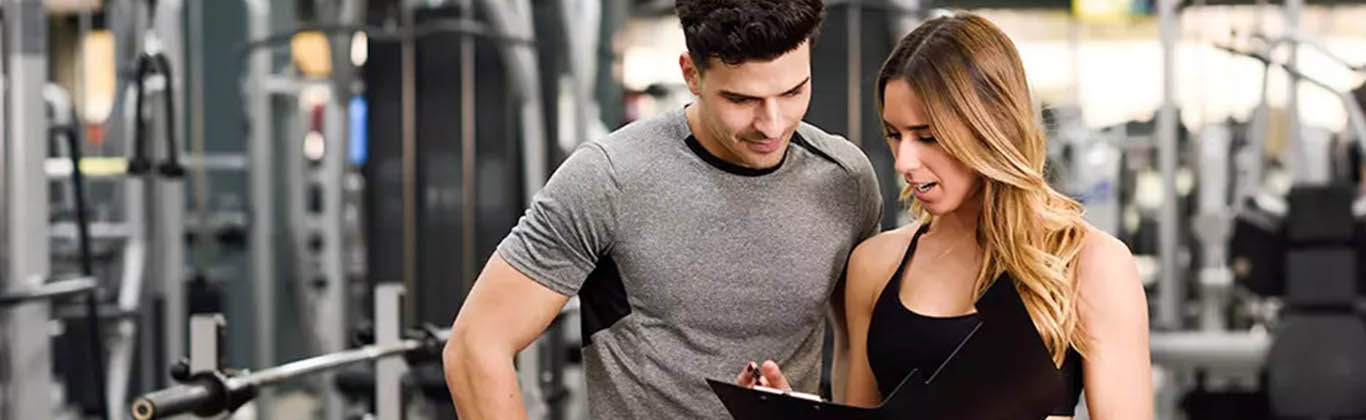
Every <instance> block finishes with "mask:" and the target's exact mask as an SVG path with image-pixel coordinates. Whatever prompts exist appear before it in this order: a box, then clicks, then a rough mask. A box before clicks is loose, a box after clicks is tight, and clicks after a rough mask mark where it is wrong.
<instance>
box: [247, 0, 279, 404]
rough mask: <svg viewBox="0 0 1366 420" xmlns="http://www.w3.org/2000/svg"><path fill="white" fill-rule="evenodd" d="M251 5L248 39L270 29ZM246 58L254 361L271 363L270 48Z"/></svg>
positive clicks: (259, 8) (251, 1)
mask: <svg viewBox="0 0 1366 420" xmlns="http://www.w3.org/2000/svg"><path fill="white" fill-rule="evenodd" d="M243 3H244V5H245V6H246V11H247V36H248V38H249V39H264V38H265V37H266V36H267V35H269V33H270V16H269V12H270V4H269V2H267V1H265V0H243ZM248 54H249V56H248V57H249V58H248V59H247V68H246V76H245V78H244V80H243V82H242V83H243V85H242V91H243V92H246V100H245V101H244V102H245V103H244V105H245V106H246V107H247V109H246V115H247V116H248V118H250V120H251V121H253V123H252V124H251V131H250V135H249V137H248V140H247V153H248V155H247V156H248V159H247V161H248V162H249V166H250V172H249V174H248V177H249V180H250V181H249V182H250V184H249V189H250V194H249V200H250V201H251V214H250V218H251V231H250V233H249V235H248V237H249V238H250V239H249V243H248V249H249V250H250V259H251V281H252V292H253V293H252V302H254V303H255V308H256V313H255V314H254V319H253V327H254V328H253V330H254V331H255V333H256V340H257V341H256V349H255V354H254V355H253V356H254V357H253V361H254V364H255V365H256V366H262V367H264V366H270V365H271V364H273V363H274V362H275V291H274V287H275V272H274V270H275V256H274V254H273V251H274V248H273V247H272V245H273V244H274V243H275V215H274V212H273V211H272V209H271V207H270V203H271V202H272V197H273V196H274V193H275V186H274V185H273V181H274V176H273V175H274V174H273V172H274V171H273V169H272V168H271V165H270V164H269V162H271V144H270V139H271V125H270V124H268V123H266V122H267V121H270V114H269V112H270V111H269V110H270V98H269V96H267V92H266V90H265V89H263V88H262V87H263V86H262V85H263V82H264V81H265V79H266V77H267V75H269V74H270V67H271V64H270V63H271V57H270V51H268V50H265V49H259V48H258V49H254V50H251V51H250V52H249V53H248ZM258 401H260V404H261V405H263V406H268V405H269V401H270V395H269V393H264V394H263V395H262V396H261V397H260V398H259V399H258Z"/></svg>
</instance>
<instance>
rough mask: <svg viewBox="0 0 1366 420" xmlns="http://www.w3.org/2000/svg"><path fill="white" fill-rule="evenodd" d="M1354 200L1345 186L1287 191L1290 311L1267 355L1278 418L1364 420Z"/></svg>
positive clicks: (1364, 330)
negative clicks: (1356, 304)
mask: <svg viewBox="0 0 1366 420" xmlns="http://www.w3.org/2000/svg"><path fill="white" fill-rule="evenodd" d="M1353 199H1354V192H1353V190H1352V189H1351V188H1350V187H1348V186H1314V187H1296V188H1294V189H1292V190H1291V192H1290V197H1289V205H1290V207H1289V213H1288V214H1287V217H1286V226H1285V238H1286V245H1287V248H1288V251H1287V253H1286V255H1285V307H1284V309H1283V310H1282V313H1281V323H1280V325H1279V326H1278V327H1277V329H1276V331H1275V336H1274V338H1273V340H1272V345H1271V349H1270V352H1269V353H1268V355H1267V391H1268V394H1269V397H1270V400H1271V409H1272V412H1273V413H1274V414H1275V415H1276V416H1277V417H1281V418H1359V417H1366V399H1363V398H1361V396H1363V395H1366V357H1362V355H1363V354H1366V323H1364V322H1363V320H1362V318H1361V317H1360V316H1359V315H1357V314H1356V313H1355V309H1354V308H1355V303H1356V300H1357V295H1358V290H1357V284H1356V279H1357V267H1356V250H1355V249H1354V246H1353V238H1354V236H1355V231H1354V230H1355V221H1354V220H1353V218H1352V213H1351V205H1352V200H1353Z"/></svg>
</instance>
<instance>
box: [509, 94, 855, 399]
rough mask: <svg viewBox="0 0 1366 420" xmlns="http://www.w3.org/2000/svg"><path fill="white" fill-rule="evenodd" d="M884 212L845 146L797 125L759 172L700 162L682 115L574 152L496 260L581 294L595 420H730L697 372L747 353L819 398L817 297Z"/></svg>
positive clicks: (704, 373) (725, 368) (821, 305)
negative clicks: (782, 150)
mask: <svg viewBox="0 0 1366 420" xmlns="http://www.w3.org/2000/svg"><path fill="white" fill-rule="evenodd" d="M881 218H882V202H881V198H880V194H879V192H878V188H877V181H876V178H875V177H874V175H873V169H872V166H871V165H870V164H869V163H868V158H867V157H866V156H865V155H864V154H863V153H862V151H860V150H859V149H858V147H856V146H854V145H853V144H852V143H850V142H848V141H846V140H844V139H843V138H841V137H837V136H833V135H830V134H826V133H824V132H822V131H821V130H819V129H817V128H816V127H814V126H811V125H808V124H805V123H803V124H801V126H800V127H799V128H798V129H797V134H796V135H794V136H793V139H792V142H791V144H790V145H789V146H788V149H787V152H786V155H785V157H784V158H783V161H782V163H781V164H780V165H778V166H777V167H775V168H770V169H763V170H755V169H750V168H744V167H740V166H737V165H734V164H730V163H728V162H725V161H724V160H721V159H719V158H717V157H715V156H713V155H711V154H709V153H707V152H706V150H705V149H703V148H702V147H701V145H700V144H698V143H697V140H696V139H695V138H693V137H692V136H691V131H690V130H689V128H688V123H687V119H686V117H685V116H684V111H683V109H678V110H675V111H673V112H669V113H667V114H664V115H661V116H657V117H654V118H650V119H647V120H642V121H638V122H636V123H633V124H631V125H629V126H626V127H624V128H622V129H620V130H618V131H616V132H614V133H612V134H610V135H608V136H607V137H606V138H605V139H602V140H600V141H596V142H591V143H587V144H584V145H583V146H581V147H579V148H578V150H576V151H575V152H574V153H573V154H572V155H571V156H570V157H569V159H567V160H566V161H565V162H564V163H563V164H562V165H561V166H560V167H559V169H557V170H556V171H555V174H554V175H553V176H552V177H551V178H550V181H549V182H548V183H547V184H546V185H545V187H544V189H542V190H541V191H540V192H538V193H537V194H536V196H535V199H534V200H533V202H532V203H531V206H530V208H528V209H527V211H526V214H525V215H524V216H523V217H522V218H521V220H520V221H519V222H518V223H517V226H516V227H514V228H513V230H512V232H511V233H510V234H509V235H508V236H507V238H505V239H504V240H503V242H502V243H501V244H500V245H499V246H498V254H499V255H500V256H502V258H503V259H505V260H507V262H508V263H509V264H511V265H512V267H514V268H516V269H517V270H518V271H520V272H522V273H523V274H525V275H526V276H527V277H530V278H531V279H532V280H533V281H536V282H537V283H540V284H542V285H544V286H545V287H547V288H549V289H551V290H554V291H555V292H558V293H560V294H563V295H565V296H573V295H575V294H577V295H578V296H579V297H580V300H581V303H582V305H581V311H582V314H581V315H582V319H583V334H584V343H583V344H584V347H583V360H584V367H585V370H586V376H587V383H588V401H589V407H590V408H589V410H590V414H591V415H592V418H594V419H642V418H728V416H727V415H726V412H725V409H724V407H722V405H721V402H720V400H718V399H717V398H716V396H715V395H714V394H712V392H711V390H710V389H709V388H708V387H707V385H706V381H705V378H712V379H717V380H722V381H732V380H734V378H735V375H736V374H737V373H739V371H740V369H741V368H742V367H743V366H744V364H745V363H746V362H747V361H749V360H755V361H762V360H767V359H771V360H774V361H777V362H778V363H779V364H780V365H781V366H782V368H783V371H784V373H785V374H786V375H787V377H788V379H789V381H790V382H791V383H792V385H793V388H794V389H796V390H798V391H804V392H816V391H817V387H818V385H819V384H818V382H819V380H820V370H821V369H820V366H821V347H822V345H823V340H824V331H825V314H826V313H827V312H826V303H827V301H828V300H829V298H830V296H831V293H832V292H834V291H835V290H834V288H835V286H836V284H837V282H838V280H839V279H840V277H841V276H842V273H843V272H844V265H845V262H846V260H847V259H848V256H849V253H850V252H851V251H852V250H853V247H854V246H855V245H857V244H858V243H859V242H860V241H861V240H863V239H865V238H867V237H869V236H871V235H873V234H875V233H876V232H877V231H878V228H879V226H880V220H881Z"/></svg>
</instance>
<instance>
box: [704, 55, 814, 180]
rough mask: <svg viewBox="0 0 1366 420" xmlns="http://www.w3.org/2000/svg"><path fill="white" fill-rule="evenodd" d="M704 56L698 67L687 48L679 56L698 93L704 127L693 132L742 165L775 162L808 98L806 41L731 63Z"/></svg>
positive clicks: (719, 154)
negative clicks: (767, 58)
mask: <svg viewBox="0 0 1366 420" xmlns="http://www.w3.org/2000/svg"><path fill="white" fill-rule="evenodd" d="M708 60H710V61H709V65H708V66H707V69H706V70H705V71H701V72H700V71H699V69H698V68H697V66H695V65H694V63H693V62H692V58H691V57H690V56H689V55H688V54H687V53H683V55H682V57H680V58H679V65H680V67H682V69H683V77H684V79H685V80H687V82H688V89H689V90H691V91H692V93H693V95H696V96H697V103H696V104H695V106H696V107H697V115H698V117H699V118H698V119H699V121H698V122H699V123H700V125H701V127H699V128H700V129H702V130H705V131H706V135H701V133H695V134H698V135H697V139H698V142H700V143H702V145H703V147H705V148H706V149H707V151H709V152H711V153H712V154H714V155H716V156H717V157H719V158H721V159H724V160H726V161H728V162H731V163H734V164H737V165H740V166H744V167H748V168H756V169H763V168H772V167H774V166H777V165H778V164H779V163H781V162H782V159H783V154H784V153H785V152H786V151H787V144H788V142H790V141H791V140H792V133H793V131H796V129H797V124H798V123H800V122H801V120H802V117H803V116H805V115H806V107H807V105H809V104H810V102H811V48H810V45H809V43H802V44H801V45H799V46H798V47H797V48H796V49H794V50H792V51H791V52H788V53H787V54H784V55H782V56H779V57H777V58H775V59H773V60H770V61H747V62H744V63H741V64H739V65H735V66H731V65H727V64H725V63H724V62H722V61H721V60H719V59H716V58H709V59H708Z"/></svg>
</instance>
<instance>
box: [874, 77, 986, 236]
mask: <svg viewBox="0 0 1366 420" xmlns="http://www.w3.org/2000/svg"><path fill="white" fill-rule="evenodd" d="M882 123H883V124H884V125H886V127H887V133H889V135H888V136H887V146H888V147H890V148H891V149H892V156H893V158H894V159H895V160H896V171H897V173H899V174H901V178H902V179H904V180H906V184H907V185H910V187H911V192H912V193H913V194H914V195H915V199H916V200H917V201H919V202H920V204H921V207H922V208H924V209H925V211H928V212H930V214H932V215H935V216H943V215H945V214H948V213H952V212H953V211H955V210H957V209H958V207H959V206H960V205H962V204H963V203H964V202H965V201H968V199H970V198H972V196H973V195H974V194H976V193H977V191H978V185H979V184H980V183H981V175H979V174H978V173H977V171H974V170H973V169H972V168H969V167H967V165H964V164H963V162H960V161H958V159H955V158H954V157H953V156H950V155H949V153H948V152H947V151H945V150H944V148H943V147H942V146H940V145H939V142H938V141H937V140H936V136H937V135H938V134H937V133H939V131H938V130H937V129H936V128H935V127H932V126H931V125H930V120H929V116H928V115H927V114H926V113H925V105H924V103H923V102H921V100H920V97H919V96H917V95H916V94H915V92H914V91H912V90H911V84H910V83H908V82H906V81H905V80H900V79H894V80H891V81H888V82H887V86H886V88H885V89H884V90H883V107H882Z"/></svg>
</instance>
